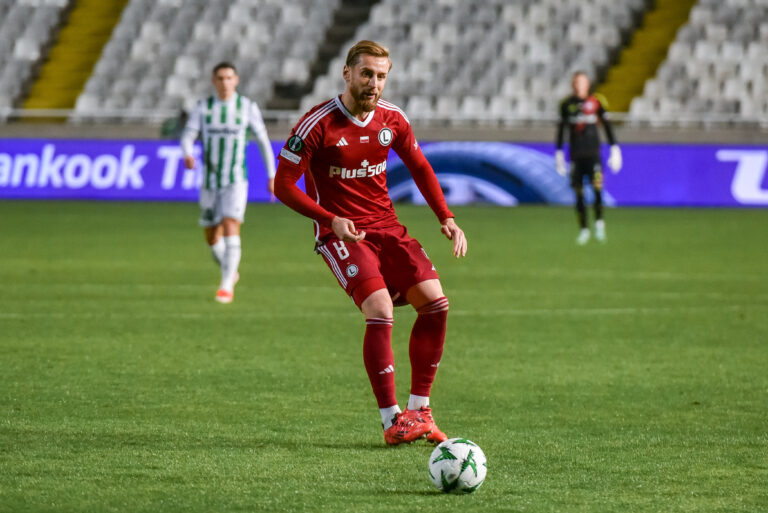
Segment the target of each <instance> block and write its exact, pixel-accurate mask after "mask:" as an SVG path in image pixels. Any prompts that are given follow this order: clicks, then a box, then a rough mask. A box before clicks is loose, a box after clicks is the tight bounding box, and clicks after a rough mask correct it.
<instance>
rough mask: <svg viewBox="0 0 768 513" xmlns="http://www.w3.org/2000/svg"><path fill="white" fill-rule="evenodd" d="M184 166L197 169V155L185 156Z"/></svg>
mask: <svg viewBox="0 0 768 513" xmlns="http://www.w3.org/2000/svg"><path fill="white" fill-rule="evenodd" d="M184 167H186V168H187V169H195V157H193V156H192V155H187V156H186V157H184Z"/></svg>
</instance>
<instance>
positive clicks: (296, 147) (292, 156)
mask: <svg viewBox="0 0 768 513" xmlns="http://www.w3.org/2000/svg"><path fill="white" fill-rule="evenodd" d="M285 145H286V146H287V148H283V149H282V150H280V156H281V157H283V158H284V159H286V160H288V161H290V162H293V163H294V164H298V163H299V162H301V157H300V156H298V155H297V154H296V153H298V152H300V151H301V149H302V148H303V147H304V141H302V140H301V137H299V136H298V135H293V136H291V138H290V139H288V142H287V143H285Z"/></svg>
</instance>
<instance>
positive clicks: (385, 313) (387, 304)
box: [360, 289, 394, 319]
mask: <svg viewBox="0 0 768 513" xmlns="http://www.w3.org/2000/svg"><path fill="white" fill-rule="evenodd" d="M360 310H361V311H362V312H363V314H364V315H365V317H366V319H370V318H373V317H377V318H385V319H391V318H392V315H393V313H394V312H393V311H394V306H393V305H392V299H391V298H390V297H389V293H388V292H387V291H386V289H384V290H379V291H376V292H374V293H373V294H371V295H369V296H368V297H367V298H365V300H363V302H362V304H361V305H360Z"/></svg>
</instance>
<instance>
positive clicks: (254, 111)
mask: <svg viewBox="0 0 768 513" xmlns="http://www.w3.org/2000/svg"><path fill="white" fill-rule="evenodd" d="M248 127H249V128H250V129H251V131H253V134H254V136H255V138H256V144H257V145H258V146H259V154H260V155H261V160H263V161H264V169H266V170H267V178H268V181H267V188H268V189H269V193H270V194H274V193H275V153H274V152H273V151H272V144H271V143H270V142H269V134H268V133H267V126H266V125H265V124H264V118H263V117H262V116H261V111H260V110H259V107H258V106H257V105H256V102H251V112H250V116H248Z"/></svg>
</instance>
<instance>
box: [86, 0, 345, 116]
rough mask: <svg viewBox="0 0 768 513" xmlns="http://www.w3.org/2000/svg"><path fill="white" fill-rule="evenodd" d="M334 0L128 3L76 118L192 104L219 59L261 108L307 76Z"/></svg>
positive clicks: (142, 0) (136, 0)
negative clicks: (279, 88)
mask: <svg viewBox="0 0 768 513" xmlns="http://www.w3.org/2000/svg"><path fill="white" fill-rule="evenodd" d="M338 3H339V0H293V1H291V2H285V1H282V0H234V1H232V0H183V1H181V0H131V1H130V3H129V4H128V6H127V7H126V8H125V10H124V11H123V13H122V16H121V18H120V21H119V23H118V24H117V26H116V27H115V30H114V32H113V34H112V37H111V38H110V41H109V43H108V44H107V45H106V46H105V47H104V49H103V51H102V54H101V57H100V59H99V61H98V63H97V65H96V67H95V69H94V72H93V74H92V75H91V77H90V79H89V80H88V83H87V84H86V87H85V90H84V91H83V93H82V94H81V95H80V96H79V97H78V100H77V104H76V106H75V114H74V116H73V117H74V118H75V119H78V120H83V119H90V118H92V117H97V116H99V115H100V113H102V112H103V111H104V110H112V109H123V110H125V111H127V112H129V113H130V112H135V113H141V112H146V111H147V109H158V110H160V111H166V112H167V111H171V110H176V109H180V108H182V107H187V108H188V107H189V106H191V105H192V103H193V102H194V101H195V100H197V99H198V98H199V97H201V96H203V95H205V94H209V93H210V92H211V90H212V86H211V83H210V72H211V69H212V68H213V66H214V65H215V64H216V63H217V62H219V61H222V60H228V61H231V62H233V63H234V64H235V65H236V66H237V68H238V72H239V74H240V78H241V86H240V91H241V92H242V93H243V94H245V95H247V96H250V97H251V98H253V99H255V100H256V101H258V102H260V103H261V104H262V105H264V104H265V103H266V102H267V100H269V98H270V97H271V96H272V91H273V85H274V84H275V83H276V82H292V81H305V80H306V79H307V78H308V77H309V68H310V65H311V64H312V63H313V62H314V60H315V57H316V53H317V48H318V46H319V43H320V41H321V40H322V38H323V37H324V35H325V31H326V29H327V27H328V25H329V24H330V22H331V19H332V16H333V12H334V10H335V8H336V6H337V5H338Z"/></svg>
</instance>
